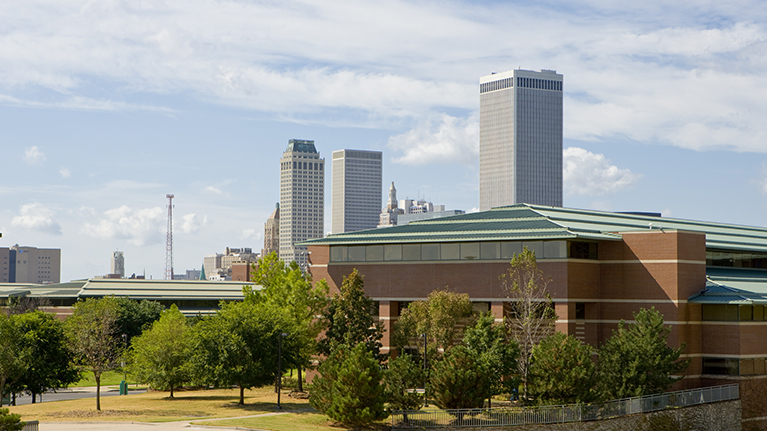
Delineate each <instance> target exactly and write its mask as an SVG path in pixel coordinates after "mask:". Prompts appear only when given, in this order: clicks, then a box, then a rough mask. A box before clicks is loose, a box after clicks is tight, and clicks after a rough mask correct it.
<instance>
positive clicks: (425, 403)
mask: <svg viewBox="0 0 767 431" xmlns="http://www.w3.org/2000/svg"><path fill="white" fill-rule="evenodd" d="M421 337H423V406H424V407H429V399H428V398H427V397H426V383H427V382H428V381H429V375H428V374H429V368H428V367H427V366H426V333H425V332H424V333H423V334H421Z"/></svg>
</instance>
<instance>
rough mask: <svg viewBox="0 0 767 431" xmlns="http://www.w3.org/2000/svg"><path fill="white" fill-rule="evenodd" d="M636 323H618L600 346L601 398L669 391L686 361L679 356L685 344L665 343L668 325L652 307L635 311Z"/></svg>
mask: <svg viewBox="0 0 767 431" xmlns="http://www.w3.org/2000/svg"><path fill="white" fill-rule="evenodd" d="M634 321H635V322H636V323H634V324H631V325H626V323H625V322H624V321H622V320H621V322H620V323H619V324H618V330H617V331H613V334H612V336H611V337H610V338H609V339H608V340H607V341H606V342H605V343H604V344H603V345H602V346H601V348H600V349H599V361H598V369H599V383H600V388H601V394H602V398H604V399H616V398H627V397H637V396H642V395H648V394H655V393H660V392H664V391H666V390H668V389H669V388H670V387H671V385H672V384H673V383H674V382H676V381H678V380H680V379H681V377H673V376H674V375H679V374H681V373H682V372H683V371H684V370H685V369H686V368H687V366H688V365H689V361H687V360H682V359H679V357H680V355H681V354H682V351H684V347H685V345H684V344H682V346H681V347H680V348H678V349H672V348H671V347H669V346H668V335H669V333H670V332H671V328H670V327H669V326H665V325H664V324H663V316H662V315H661V314H660V313H659V312H658V311H657V310H655V307H653V308H651V309H649V310H647V309H641V310H639V312H637V313H634Z"/></svg>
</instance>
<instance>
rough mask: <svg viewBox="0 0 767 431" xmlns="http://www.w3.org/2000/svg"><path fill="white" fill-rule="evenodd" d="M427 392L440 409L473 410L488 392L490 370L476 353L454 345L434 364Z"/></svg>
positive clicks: (490, 383)
mask: <svg viewBox="0 0 767 431" xmlns="http://www.w3.org/2000/svg"><path fill="white" fill-rule="evenodd" d="M433 368H434V370H433V371H432V373H431V378H430V379H429V380H430V385H431V388H432V390H431V391H430V394H433V396H434V402H435V403H436V404H437V406H439V407H440V408H442V409H473V408H479V407H482V406H483V405H484V402H485V400H486V399H488V398H489V397H490V394H491V393H492V382H491V381H490V378H491V377H490V372H489V370H488V369H487V368H486V365H485V363H484V362H483V361H482V360H481V359H480V355H479V353H478V352H476V351H474V350H471V349H469V348H468V347H466V346H463V345H461V346H456V347H453V348H452V349H450V350H448V351H447V353H445V355H444V357H443V358H442V360H441V361H438V362H436V363H435V364H434V367H433Z"/></svg>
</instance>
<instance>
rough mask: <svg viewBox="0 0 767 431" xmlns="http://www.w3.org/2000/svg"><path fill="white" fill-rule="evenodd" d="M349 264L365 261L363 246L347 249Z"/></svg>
mask: <svg viewBox="0 0 767 431" xmlns="http://www.w3.org/2000/svg"><path fill="white" fill-rule="evenodd" d="M348 260H349V262H364V261H365V246H364V245H354V246H350V247H349V257H348Z"/></svg>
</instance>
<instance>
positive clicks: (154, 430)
mask: <svg viewBox="0 0 767 431" xmlns="http://www.w3.org/2000/svg"><path fill="white" fill-rule="evenodd" d="M289 414H291V412H276V413H262V414H259V415H251V416H239V417H236V418H220V419H200V420H195V421H194V422H195V423H196V425H192V424H190V423H189V421H179V422H163V423H141V422H41V423H40V428H39V429H40V431H81V430H82V431H96V430H98V431H101V430H109V431H186V430H203V429H207V430H209V429H216V430H219V431H227V430H237V429H239V430H242V429H243V428H234V427H232V428H230V427H222V426H212V425H213V424H211V426H205V425H203V423H205V422H208V423H210V422H215V421H220V420H225V419H241V418H253V417H258V416H275V415H289Z"/></svg>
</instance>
